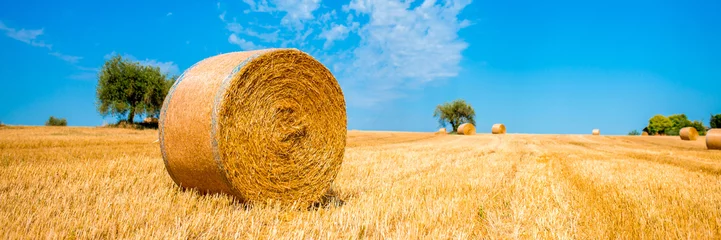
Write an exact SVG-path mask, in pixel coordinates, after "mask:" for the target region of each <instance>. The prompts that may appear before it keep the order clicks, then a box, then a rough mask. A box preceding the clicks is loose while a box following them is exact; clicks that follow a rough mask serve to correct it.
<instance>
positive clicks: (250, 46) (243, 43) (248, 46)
mask: <svg viewBox="0 0 721 240" xmlns="http://www.w3.org/2000/svg"><path fill="white" fill-rule="evenodd" d="M228 42H230V43H232V44H235V45H238V46H239V47H240V48H241V49H242V50H246V51H247V50H256V49H261V48H263V46H259V45H256V44H254V43H253V42H251V41H248V40H245V39H242V38H239V37H238V35H235V33H233V34H230V37H228Z"/></svg>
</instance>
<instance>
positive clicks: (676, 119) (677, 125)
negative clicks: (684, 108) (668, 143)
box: [665, 114, 691, 136]
mask: <svg viewBox="0 0 721 240" xmlns="http://www.w3.org/2000/svg"><path fill="white" fill-rule="evenodd" d="M668 119H669V120H671V123H672V124H673V126H671V127H670V128H669V129H667V130H666V131H665V133H666V135H671V136H678V134H679V132H680V131H681V128H685V127H690V126H691V121H689V120H688V117H686V114H674V115H671V116H668Z"/></svg>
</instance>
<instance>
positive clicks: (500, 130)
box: [491, 123, 506, 134]
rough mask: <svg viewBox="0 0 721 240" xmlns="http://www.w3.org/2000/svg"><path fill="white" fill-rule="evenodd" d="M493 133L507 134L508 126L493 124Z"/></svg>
mask: <svg viewBox="0 0 721 240" xmlns="http://www.w3.org/2000/svg"><path fill="white" fill-rule="evenodd" d="M491 133H493V134H506V125H503V124H502V123H496V124H493V127H492V128H491Z"/></svg>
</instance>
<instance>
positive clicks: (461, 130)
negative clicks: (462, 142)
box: [456, 123, 476, 135]
mask: <svg viewBox="0 0 721 240" xmlns="http://www.w3.org/2000/svg"><path fill="white" fill-rule="evenodd" d="M456 132H457V133H458V134H461V135H474V134H476V126H473V124H471V123H464V124H461V126H458V130H457V131H456Z"/></svg>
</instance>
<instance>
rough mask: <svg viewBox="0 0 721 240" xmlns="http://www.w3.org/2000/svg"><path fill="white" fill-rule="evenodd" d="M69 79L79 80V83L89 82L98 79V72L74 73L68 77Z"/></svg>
mask: <svg viewBox="0 0 721 240" xmlns="http://www.w3.org/2000/svg"><path fill="white" fill-rule="evenodd" d="M68 78H69V79H72V80H79V81H89V80H96V79H97V78H98V72H97V71H96V72H91V71H82V72H79V73H75V74H73V75H70V76H68Z"/></svg>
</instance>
